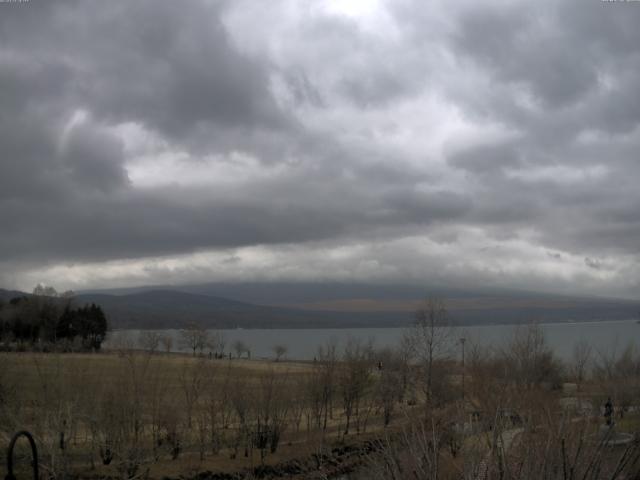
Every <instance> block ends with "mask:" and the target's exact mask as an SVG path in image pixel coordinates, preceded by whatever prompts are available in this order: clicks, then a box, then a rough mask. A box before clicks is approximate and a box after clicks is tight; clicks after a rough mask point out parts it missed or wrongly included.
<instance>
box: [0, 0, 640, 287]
mask: <svg viewBox="0 0 640 480" xmlns="http://www.w3.org/2000/svg"><path fill="white" fill-rule="evenodd" d="M334 6H335V5H334ZM325 7H326V8H325ZM447 7H449V8H447ZM332 8H333V7H331V4H327V5H325V6H322V5H321V4H317V5H315V6H309V5H307V3H306V2H293V1H291V2H287V1H284V0H283V1H282V2H273V3H272V2H269V6H268V8H267V7H266V6H265V7H263V6H261V5H259V4H256V3H255V2H241V1H237V2H208V1H204V0H203V1H197V2H189V4H188V5H185V4H184V3H182V2H169V1H141V2H134V3H131V2H124V1H123V2H119V1H118V2H98V1H87V2H74V1H64V2H63V1H60V2H44V1H34V0H32V1H31V2H29V3H26V4H10V3H6V4H0V105H1V109H0V145H1V146H2V159H1V160H0V162H1V163H0V165H1V168H2V175H0V218H2V222H3V229H2V233H1V234H0V265H2V268H3V270H4V272H5V273H4V274H2V273H0V280H4V281H5V282H9V283H14V284H17V285H21V282H26V281H27V280H26V279H27V278H28V279H29V281H30V280H31V278H33V277H32V276H29V275H27V273H28V272H31V274H33V272H36V273H37V272H38V268H40V267H42V266H43V265H44V266H46V267H47V268H54V267H56V266H58V265H67V266H68V265H82V264H85V263H86V264H88V265H91V266H90V267H89V266H88V267H87V268H94V269H95V268H96V265H99V264H100V263H99V262H108V261H126V260H130V261H132V262H136V261H138V260H139V259H141V258H146V257H154V258H155V259H157V258H168V257H171V256H184V255H188V254H191V253H193V252H213V253H212V254H215V252H218V251H236V250H238V249H242V248H253V247H260V248H266V249H267V250H266V252H269V248H272V249H273V250H272V251H271V252H272V253H273V252H281V251H282V249H287V248H288V249H291V252H292V258H294V257H295V258H296V259H297V260H296V261H297V262H298V265H299V266H300V269H307V270H308V271H307V276H309V277H313V271H312V270H311V269H313V268H317V261H316V260H315V259H314V258H315V256H317V255H319V254H320V252H336V251H340V250H341V249H342V248H346V247H347V246H354V245H357V246H358V248H359V250H358V254H357V255H358V258H357V260H358V262H360V263H357V262H356V263H354V265H356V264H362V263H363V262H364V263H365V264H367V265H369V264H370V262H375V263H376V264H377V265H378V266H379V267H380V268H379V270H378V272H377V274H378V275H380V276H382V277H384V276H385V275H387V273H384V272H388V271H391V270H393V273H392V274H391V273H389V274H388V275H389V278H390V279H391V278H393V279H399V278H403V276H406V277H407V278H409V279H412V280H417V281H420V280H421V279H422V277H427V276H428V275H429V274H430V273H431V272H434V271H437V272H439V275H441V276H442V278H441V280H443V281H447V278H448V275H449V276H451V278H453V277H456V278H457V277H460V276H464V273H461V272H464V271H466V270H465V269H468V276H469V278H478V279H481V280H483V281H484V280H486V279H487V278H493V279H495V281H496V282H498V283H500V282H502V281H504V280H505V278H507V281H509V282H512V281H513V279H516V280H517V281H518V282H520V284H521V285H522V286H538V285H540V284H542V285H544V284H545V282H546V281H547V280H549V279H551V280H552V282H551V284H550V285H558V286H560V285H561V284H562V285H566V284H573V285H574V287H572V288H573V289H574V290H575V291H580V290H581V288H582V286H581V285H579V283H580V282H582V283H584V284H585V285H587V284H588V285H587V287H588V289H590V291H599V290H600V289H602V290H605V291H607V293H614V294H619V295H629V296H633V295H636V294H637V292H638V287H639V279H640V273H639V271H640V267H639V258H640V208H638V207H639V205H640V189H638V188H637V181H638V179H639V178H640V162H638V153H639V152H640V148H639V147H640V127H639V123H640V100H638V98H639V97H638V95H637V86H638V85H640V49H639V47H638V45H640V30H639V29H638V28H637V25H638V23H639V21H640V7H638V6H637V5H636V4H634V3H606V2H605V3H602V2H595V1H594V2H587V3H585V2H578V1H570V2H563V3H562V4H561V5H556V4H555V3H553V2H536V3H531V2H517V3H516V4H508V5H505V4H503V2H495V3H491V2H490V3H488V4H484V3H483V4H482V5H481V6H479V5H478V4H477V3H476V2H463V3H458V4H456V5H455V6H454V7H451V6H450V5H448V4H443V5H438V4H437V3H436V4H434V3H427V2H417V1H415V2H413V1H403V2H395V1H394V2H386V3H384V2H381V3H380V4H377V6H376V8H374V9H370V10H368V11H363V12H359V13H358V14H353V12H338V11H335V9H332ZM403 239H411V240H410V241H409V240H407V241H408V242H409V245H410V246H409V247H408V248H406V247H407V245H405V244H404V243H403V245H405V248H406V252H404V256H403V252H394V253H391V249H390V248H389V246H390V245H394V244H395V243H397V242H401V243H402V242H404V241H405V240H403ZM476 240H477V241H480V242H482V244H483V246H490V247H492V248H494V247H495V249H496V250H494V251H495V252H503V253H494V254H492V255H484V254H483V255H484V256H483V257H482V258H481V259H479V260H477V261H478V262H480V263H479V264H478V265H476V263H477V261H476V257H475V256H476V255H478V253H477V252H475V250H474V246H473V244H474V242H475V241H476ZM425 242H427V244H429V245H447V250H446V251H443V252H442V253H441V254H438V255H437V259H436V255H435V254H434V253H433V252H430V251H427V252H426V253H425V250H424V244H425ZM300 245H307V248H308V249H309V257H308V258H306V257H304V255H302V256H300V253H299V250H297V249H298V248H300ZM269 246H271V247H269ZM433 248H436V247H433ZM427 250H428V249H427ZM294 251H295V252H298V253H294ZM262 254H263V255H267V256H268V253H265V251H263V253H262ZM232 255H235V254H233V253H232ZM273 255H275V256H276V257H277V256H278V254H277V253H273ZM329 256H330V255H329ZM233 258H236V257H235V256H234V257H233ZM237 258H240V261H239V263H240V264H243V262H245V274H246V276H247V277H250V276H251V272H252V268H254V269H257V268H258V267H256V265H259V264H260V262H261V260H259V259H258V260H256V259H255V258H253V257H252V258H253V260H250V259H248V258H244V259H243V257H242V255H240V256H239V257H237ZM278 258H280V257H278ZM336 258H338V257H336ZM461 259H462V260H461ZM567 259H573V260H567ZM351 260H353V259H351ZM154 261H157V260H154ZM251 261H253V262H254V263H253V264H252V263H251ZM336 261H337V260H336ZM353 261H354V262H355V260H353ZM327 262H329V263H328V265H333V264H332V263H331V260H327ZM367 262H369V263H367ZM416 262H418V263H420V262H422V263H423V264H424V269H423V270H418V271H415V270H413V268H412V266H411V265H412V263H416ZM461 262H462V263H463V265H462V266H461ZM347 263H349V262H345V264H347ZM514 264H518V265H519V266H518V267H513V265H514ZM220 265H227V267H226V268H228V269H229V270H228V271H227V273H228V274H229V275H230V276H233V275H234V274H233V272H232V269H237V268H238V262H235V261H234V262H232V263H229V262H227V263H223V264H220ZM220 265H217V267H216V269H217V270H216V271H215V272H214V271H211V275H212V276H216V275H218V276H222V277H224V276H225V275H226V274H227V273H225V271H224V269H222V270H221V269H220V268H222V267H221V266H220ZM604 266H606V268H604ZM383 267H385V268H388V269H391V270H385V269H384V268H383ZM132 268H133V267H132ZM212 268H213V267H212ZM514 268H515V270H514ZM352 269H353V270H354V271H355V270H357V268H356V266H353V268H352ZM150 270H154V269H153V268H151V267H150ZM154 271H155V270H154ZM255 271H257V270H255ZM286 271H288V270H285V271H284V273H283V274H282V275H283V276H287V273H286ZM366 271H367V272H369V270H366ZM6 272H10V273H6ZM119 272H120V273H118V275H120V276H121V278H122V279H123V281H126V280H127V273H126V268H124V269H121V270H119ZM31 274H30V275H31ZM165 274H166V272H165ZM150 275H151V274H150ZM181 275H182V274H181ZM198 275H200V276H202V272H199V273H198ZM323 275H324V276H325V277H326V276H329V277H330V276H331V274H330V273H327V272H324V273H323ZM354 275H361V273H354ZM505 275H506V277H505ZM188 277H189V275H188V274H186V275H185V276H184V277H180V278H181V279H188ZM83 278H85V279H86V275H85V276H83ZM145 280H149V281H158V282H162V281H164V280H165V279H163V278H152V275H151V276H150V277H149V278H148V279H145ZM64 281H68V282H70V283H73V282H74V281H75V280H73V279H66V280H65V279H63V282H64ZM82 281H85V280H82ZM97 282H98V283H99V280H97ZM553 282H556V283H553ZM88 283H92V282H91V281H88ZM587 287H585V288H587Z"/></svg>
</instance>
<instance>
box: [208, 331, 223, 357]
mask: <svg viewBox="0 0 640 480" xmlns="http://www.w3.org/2000/svg"><path fill="white" fill-rule="evenodd" d="M226 345H227V342H226V340H225V338H224V334H223V333H222V332H213V333H211V334H210V335H209V341H208V343H207V347H208V348H209V349H211V351H212V352H213V353H215V354H216V356H218V355H219V356H222V355H224V349H225V346H226Z"/></svg>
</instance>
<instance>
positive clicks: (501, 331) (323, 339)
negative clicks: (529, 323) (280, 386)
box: [104, 320, 640, 360]
mask: <svg viewBox="0 0 640 480" xmlns="http://www.w3.org/2000/svg"><path fill="white" fill-rule="evenodd" d="M541 327H542V328H543V330H544V332H545V336H546V339H547V341H548V343H549V345H550V346H551V347H552V348H553V349H554V350H555V352H556V353H557V354H558V356H560V357H561V358H565V359H566V358H569V357H570V356H571V354H572V351H573V346H574V345H575V344H576V343H577V342H579V341H581V340H586V341H588V342H589V343H590V344H591V345H592V347H593V348H594V349H595V350H596V351H603V352H604V351H611V350H612V349H615V350H617V351H618V352H620V351H622V350H623V349H624V348H626V347H627V346H628V345H629V344H630V343H640V342H639V340H640V324H639V323H637V321H636V320H626V321H608V322H588V323H553V324H542V325H541ZM516 328H518V327H517V326H515V325H483V326H472V327H463V328H458V329H457V330H458V331H456V332H455V336H456V337H457V338H460V337H464V338H466V339H467V346H469V345H470V344H471V343H472V342H474V343H478V344H480V345H483V346H492V347H495V348H500V347H501V346H503V345H505V344H506V343H507V342H508V341H509V340H510V339H511V338H512V336H513V334H514V332H515V330H516ZM217 332H222V333H223V334H224V338H225V341H226V345H227V346H226V350H227V351H230V350H232V348H233V347H232V345H233V343H234V342H235V341H237V340H240V341H242V342H243V343H244V344H245V345H247V346H248V348H249V349H250V350H251V356H252V358H273V356H274V355H273V347H274V345H284V346H286V347H287V355H286V357H287V358H288V359H295V360H311V359H313V357H314V356H315V355H316V353H317V350H318V346H319V345H324V344H326V343H327V342H329V341H334V342H337V344H338V347H340V346H341V345H344V344H345V343H346V342H347V340H348V339H349V338H358V339H362V340H365V341H366V340H369V339H371V340H372V341H373V343H374V345H375V346H377V347H386V346H396V345H398V343H399V342H400V340H401V339H402V336H403V335H404V333H405V332H406V329H405V328H344V329H333V328H323V329H246V330H243V329H237V330H217ZM162 333H163V334H167V335H171V336H172V337H173V338H174V341H173V345H174V350H175V351H185V350H184V349H183V348H181V345H180V343H181V342H180V331H179V330H164V331H163V332H162ZM139 334H140V331H139V330H119V331H115V332H113V333H112V334H111V335H110V338H108V339H107V341H106V342H105V345H104V346H105V348H113V347H115V346H117V345H118V344H120V342H122V341H123V340H125V339H126V340H128V341H129V342H130V343H131V342H135V341H136V339H137V338H138V335H139Z"/></svg>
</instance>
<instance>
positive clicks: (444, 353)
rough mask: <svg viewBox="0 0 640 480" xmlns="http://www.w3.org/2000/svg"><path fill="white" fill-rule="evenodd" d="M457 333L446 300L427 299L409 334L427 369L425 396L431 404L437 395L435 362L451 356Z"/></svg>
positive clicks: (412, 350)
mask: <svg viewBox="0 0 640 480" xmlns="http://www.w3.org/2000/svg"><path fill="white" fill-rule="evenodd" d="M453 333H454V332H453V327H452V324H451V321H450V320H449V315H448V313H447V307H446V305H445V302H444V300H443V299H441V298H435V297H429V298H427V299H426V300H425V301H424V302H423V304H422V305H421V306H420V308H418V309H417V310H416V313H415V323H414V326H413V329H412V330H411V331H409V332H408V333H407V337H406V342H407V344H408V345H409V346H410V349H411V352H412V354H413V356H414V357H415V358H416V359H417V360H418V362H419V363H420V365H421V367H422V368H423V369H424V384H425V393H426V395H427V400H428V401H429V402H430V401H431V399H432V396H433V378H434V363H435V361H436V360H444V359H445V358H447V357H448V356H449V355H450V353H451V348H452V346H453V341H454V335H453Z"/></svg>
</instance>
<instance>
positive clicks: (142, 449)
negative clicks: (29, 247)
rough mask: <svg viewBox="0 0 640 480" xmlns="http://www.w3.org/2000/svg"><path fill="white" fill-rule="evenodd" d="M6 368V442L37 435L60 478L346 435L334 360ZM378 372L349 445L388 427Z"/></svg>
mask: <svg viewBox="0 0 640 480" xmlns="http://www.w3.org/2000/svg"><path fill="white" fill-rule="evenodd" d="M0 365H1V367H0V388H1V389H2V390H1V392H2V410H1V415H2V421H1V422H0V425H1V427H0V436H1V437H0V438H1V439H2V443H5V442H8V439H9V437H10V435H11V433H12V432H15V431H17V430H21V429H27V430H29V431H31V432H33V433H34V434H35V436H36V439H37V441H38V445H39V448H40V451H41V458H42V462H43V464H44V468H45V470H48V472H49V473H50V474H51V475H54V476H60V475H61V474H63V473H66V472H75V473H81V474H84V475H94V474H98V475H109V476H114V477H135V476H140V475H142V476H145V477H146V476H150V477H151V478H161V477H163V476H178V475H185V474H195V473H197V472H200V471H206V470H211V471H227V472H232V471H239V470H242V469H245V468H251V467H255V466H257V465H261V464H274V463H281V462H285V461H287V460H291V459H293V458H308V457H310V456H312V455H313V454H314V453H318V452H320V451H321V450H322V449H323V448H325V447H327V446H329V445H331V444H332V443H335V442H336V441H337V440H339V439H343V440H344V439H345V435H344V434H345V427H346V417H345V412H344V406H343V401H342V396H341V395H340V393H339V392H340V389H341V385H340V378H341V375H340V374H338V370H342V367H338V364H337V363H334V364H332V365H331V366H327V364H326V363H323V365H322V366H321V365H319V364H312V363H303V362H288V361H287V362H284V361H279V362H275V361H254V360H240V359H233V360H229V359H223V360H220V359H215V360H214V359H209V358H203V357H193V356H189V355H180V354H158V353H154V354H149V353H146V352H141V351H137V352H136V351H120V352H113V353H99V354H86V353H85V354H73V353H69V354H40V353H3V354H0ZM326 368H330V369H333V370H335V371H334V372H331V374H332V376H331V377H330V378H329V377H327V376H326ZM374 370H375V369H374V368H373V364H371V365H366V366H363V369H362V370H361V371H360V372H359V373H361V374H362V375H363V377H362V381H363V382H364V383H363V384H362V387H361V388H362V390H361V391H360V392H357V393H356V396H357V398H356V401H357V404H355V403H354V405H353V406H352V407H351V412H349V414H350V416H351V419H350V422H351V427H350V436H348V437H347V438H348V439H349V440H348V441H351V438H353V441H354V442H359V441H362V440H363V439H366V438H367V437H368V434H369V433H371V432H373V431H376V430H378V431H379V430H380V429H381V428H382V420H381V413H380V412H381V406H380V405H378V404H377V403H376V400H377V398H378V396H377V395H376V393H377V391H378V389H377V385H378V384H379V383H380V375H379V374H377V372H375V371H374ZM334 373H335V376H334V375H333V374H334ZM355 373H358V372H355ZM346 374H347V373H346V372H345V373H344V374H343V375H346ZM353 374H354V372H353V371H351V372H350V373H349V375H353ZM342 378H343V379H344V380H346V378H345V377H344V376H342ZM344 380H343V381H344ZM352 380H354V379H353V378H351V379H350V380H349V381H352ZM323 382H326V383H325V384H323ZM325 422H326V423H325ZM356 434H357V435H356Z"/></svg>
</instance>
